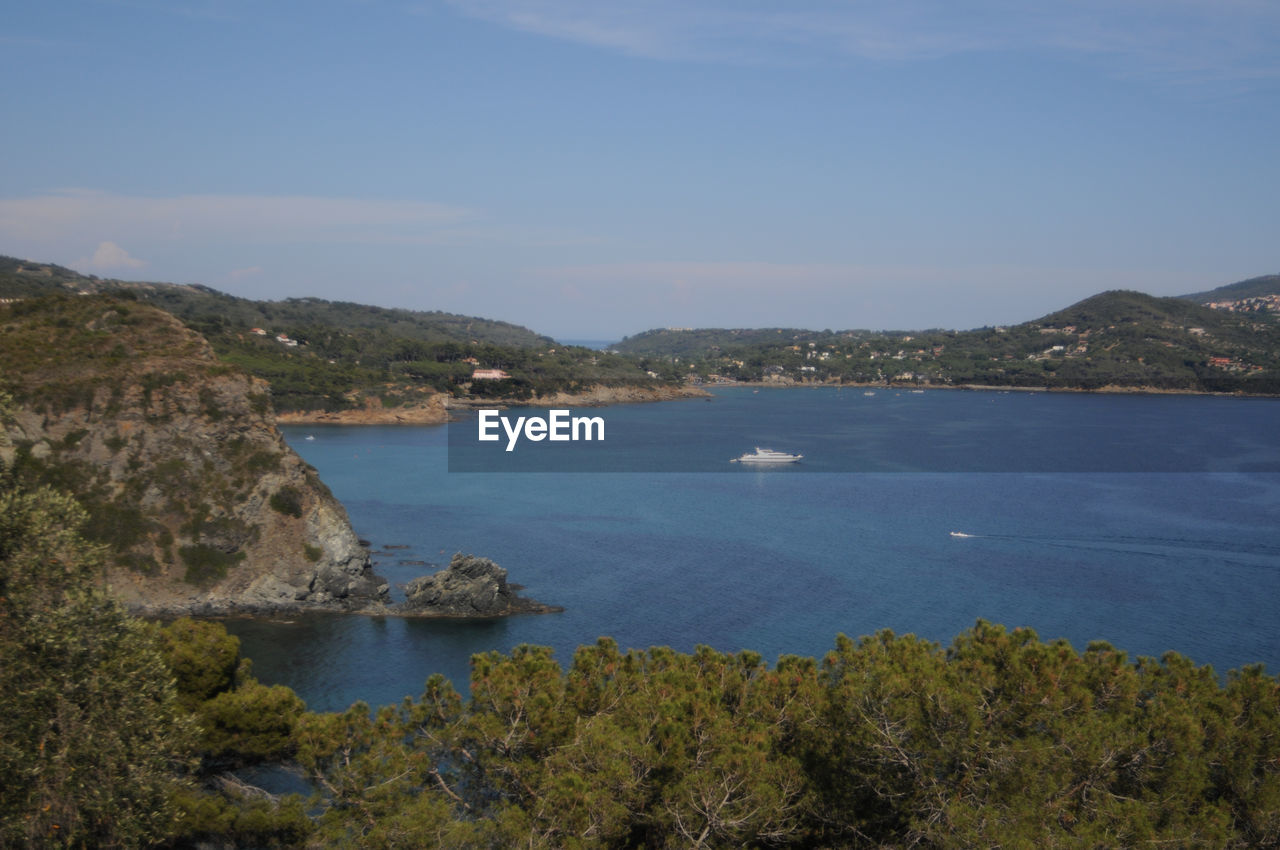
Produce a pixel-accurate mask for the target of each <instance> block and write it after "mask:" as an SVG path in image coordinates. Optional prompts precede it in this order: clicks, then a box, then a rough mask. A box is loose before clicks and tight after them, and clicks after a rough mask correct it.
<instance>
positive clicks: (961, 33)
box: [446, 0, 1280, 79]
mask: <svg viewBox="0 0 1280 850" xmlns="http://www.w3.org/2000/svg"><path fill="white" fill-rule="evenodd" d="M446 2H447V3H449V4H450V5H451V6H453V7H454V8H456V9H458V10H459V11H460V12H462V13H463V14H465V15H468V16H470V17H474V18H478V19H481V20H486V21H490V22H493V23H496V24H500V25H502V26H507V27H511V28H513V29H518V30H523V31H526V32H531V33H536V34H539V35H544V36H549V37H553V38H559V39H563V40H566V41H572V42H577V43H580V44H587V45H591V46H594V47H599V48H602V49H607V50H614V51H618V52H622V53H626V54H629V55H634V56H643V57H647V58H653V59H665V60H695V61H711V62H716V61H751V62H778V61H782V62H794V61H812V60H813V59H814V58H815V57H821V56H824V55H825V56H827V57H829V58H837V57H841V56H844V57H857V58H861V59H870V60H891V61H911V60H919V59H932V58H938V57H942V56H949V55H955V54H960V53H972V52H979V51H1043V50H1052V51H1059V52H1063V53H1068V54H1077V55H1090V56H1098V57H1105V58H1108V59H1109V60H1111V61H1113V62H1115V63H1117V70H1120V71H1123V72H1125V73H1138V74H1161V75H1173V76H1179V75H1181V76H1188V77H1205V78H1209V79H1221V78H1228V79H1256V78H1259V77H1263V78H1273V77H1275V76H1277V75H1280V58H1278V56H1277V50H1276V47H1275V46H1276V45H1277V44H1280V5H1277V4H1275V3H1268V2H1259V1H1258V0H1212V2H1210V0H1078V2H1074V3H1056V4H1037V3H1025V2H1021V0H1018V2H1014V0H981V2H972V3H965V4H955V3H949V2H943V0H869V1H868V2H859V3H839V2H833V0H797V2H794V3H788V4H762V3H758V2H745V0H648V2H642V3H641V2H637V3H626V4H619V3H599V2H595V0H446Z"/></svg>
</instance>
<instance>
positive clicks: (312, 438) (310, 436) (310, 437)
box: [307, 434, 315, 440]
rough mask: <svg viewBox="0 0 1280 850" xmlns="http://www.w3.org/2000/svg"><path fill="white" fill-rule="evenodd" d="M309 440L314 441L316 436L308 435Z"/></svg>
mask: <svg viewBox="0 0 1280 850" xmlns="http://www.w3.org/2000/svg"><path fill="white" fill-rule="evenodd" d="M307 439H308V440H314V439H315V435H314V434H308V435H307Z"/></svg>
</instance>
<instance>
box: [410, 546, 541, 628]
mask: <svg viewBox="0 0 1280 850" xmlns="http://www.w3.org/2000/svg"><path fill="white" fill-rule="evenodd" d="M405 596H406V600H405V603H404V605H403V606H401V607H400V608H399V613H403V614H405V615H408V616H419V617H504V616H507V615H509V614H546V613H551V612H555V611H562V610H564V609H563V608H559V607H556V606H554V605H543V604H542V603H541V602H535V601H534V600H532V599H526V598H524V597H522V596H517V595H516V592H515V591H514V590H513V589H512V587H511V585H509V584H507V571H506V570H504V569H503V568H502V567H500V566H498V565H497V564H495V563H494V562H493V561H490V560H489V559H488V558H477V557H476V556H474V555H463V554H462V553H460V552H459V553H458V554H456V555H454V556H453V560H452V561H450V562H449V566H448V567H446V568H445V569H443V570H440V572H438V573H436V574H435V575H432V576H422V577H420V578H416V579H414V580H413V581H411V582H409V584H408V585H407V586H406V587H405Z"/></svg>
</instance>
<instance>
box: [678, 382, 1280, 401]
mask: <svg viewBox="0 0 1280 850" xmlns="http://www.w3.org/2000/svg"><path fill="white" fill-rule="evenodd" d="M700 386H702V387H703V388H707V389H724V388H727V387H751V388H753V389H764V388H767V389H778V390H802V389H823V388H828V389H829V388H832V387H834V388H836V389H840V388H842V387H848V388H850V389H859V390H884V391H886V392H888V391H895V392H901V391H903V390H967V391H970V392H1014V393H1079V394H1094V395H1191V396H1210V397H1217V398H1280V395H1276V394H1268V393H1244V392H1216V391H1213V390H1185V389H1168V388H1164V387H1152V386H1140V387H1126V386H1120V385H1117V384H1107V385H1105V386H1102V387H1097V388H1095V389H1086V388H1084V387H1013V386H1001V385H999V384H922V385H917V384H884V383H871V382H861V381H859V382H852V381H851V382H847V383H818V382H814V383H803V382H800V381H788V382H785V383H784V382H782V381H734V382H732V383H719V384H702V385H700Z"/></svg>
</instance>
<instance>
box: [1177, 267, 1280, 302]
mask: <svg viewBox="0 0 1280 850" xmlns="http://www.w3.org/2000/svg"><path fill="white" fill-rule="evenodd" d="M1268 295H1280V274H1267V275H1262V276H1261V277H1251V278H1249V279H1248V280H1242V281H1240V282H1239V283H1229V284H1227V285H1226V286H1219V287H1218V288H1217V289H1210V290H1207V291H1205V292H1194V293H1192V294H1190V295H1180V296H1178V297H1179V298H1183V299H1185V300H1187V301H1194V302H1195V303H1197V304H1208V303H1210V302H1214V301H1241V300H1244V299H1246V298H1260V297H1265V296H1268Z"/></svg>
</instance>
